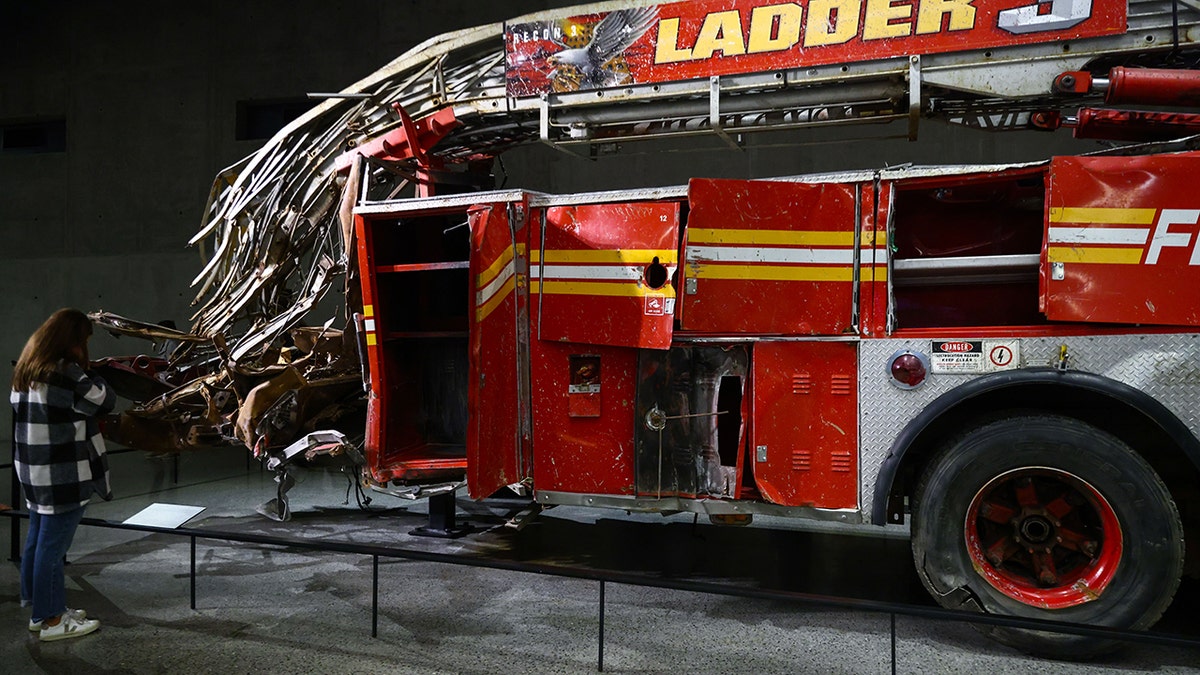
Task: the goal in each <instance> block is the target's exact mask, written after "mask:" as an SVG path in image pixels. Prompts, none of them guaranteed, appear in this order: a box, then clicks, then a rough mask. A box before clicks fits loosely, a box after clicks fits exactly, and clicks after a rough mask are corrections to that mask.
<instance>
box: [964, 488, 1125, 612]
mask: <svg viewBox="0 0 1200 675" xmlns="http://www.w3.org/2000/svg"><path fill="white" fill-rule="evenodd" d="M965 530H966V531H965V534H966V544H967V551H968V553H969V554H970V556H971V562H972V564H973V565H974V567H975V569H976V571H978V572H979V573H980V574H981V575H982V576H983V578H984V579H987V582H988V583H989V584H991V585H992V586H993V587H994V588H995V589H996V590H998V591H1000V592H1001V593H1003V594H1005V595H1007V596H1008V597H1010V598H1012V599H1014V600H1017V601H1018V602H1022V603H1025V604H1027V605H1030V606H1033V607H1040V608H1044V609H1063V608H1066V607H1074V606H1075V605H1080V604H1083V603H1085V602H1088V601H1091V600H1095V599H1097V598H1099V597H1100V595H1101V594H1102V593H1103V592H1104V590H1105V589H1106V588H1108V585H1109V584H1110V583H1111V582H1112V579H1113V576H1114V575H1115V574H1116V572H1117V567H1118V565H1119V564H1120V562H1121V551H1122V543H1121V525H1120V523H1119V522H1118V520H1117V514H1116V512H1115V511H1113V508H1112V506H1110V505H1109V503H1108V501H1107V500H1105V499H1104V497H1103V495H1101V494H1100V493H1099V492H1098V491H1096V489H1095V488H1094V487H1092V486H1091V485H1090V484H1088V482H1087V481H1085V480H1083V479H1082V478H1079V477H1078V476H1075V475H1074V474H1071V473H1068V472H1066V471H1062V470H1060V469H1052V468H1047V467H1036V468H1027V469H1016V470H1013V471H1009V472H1007V473H1004V474H1001V475H999V476H997V477H995V478H993V479H992V480H991V481H989V482H988V484H987V485H984V486H983V488H982V489H981V490H979V492H977V493H976V494H975V498H974V499H973V500H971V507H970V508H969V509H968V510H967V521H966V528H965Z"/></svg>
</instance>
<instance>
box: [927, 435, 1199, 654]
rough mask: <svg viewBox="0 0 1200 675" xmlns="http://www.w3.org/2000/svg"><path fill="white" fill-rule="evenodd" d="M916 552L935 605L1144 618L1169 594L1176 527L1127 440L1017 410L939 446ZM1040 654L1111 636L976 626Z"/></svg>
mask: <svg viewBox="0 0 1200 675" xmlns="http://www.w3.org/2000/svg"><path fill="white" fill-rule="evenodd" d="M913 558H914V560H915V562H916V566H917V572H918V574H919V575H920V577H921V580H922V581H923V582H924V584H925V586H926V588H928V589H929V591H930V592H931V593H932V594H933V595H934V597H935V598H936V599H937V600H938V602H939V603H940V604H942V605H943V606H945V607H952V608H964V609H973V610H975V611H982V612H988V613H994V614H1008V615H1013V616H1021V617H1034V618H1039V619H1051V620H1059V621H1066V622H1073V623H1085V624H1092V625H1102V626H1113V627H1120V628H1132V629H1144V628H1148V627H1149V626H1151V625H1152V624H1153V623H1154V622H1155V621H1157V620H1158V618H1159V617H1160V616H1161V615H1162V613H1163V611H1164V610H1165V609H1166V608H1167V605H1169V604H1170V602H1171V598H1172V597H1173V596H1174V594H1175V589H1176V588H1177V587H1178V585H1179V577H1180V574H1181V572H1182V568H1183V526H1182V524H1181V523H1180V519H1179V512H1178V510H1177V509H1176V507H1175V504H1174V502H1173V501H1172V500H1171V496H1170V494H1169V493H1168V491H1167V489H1166V486H1164V485H1163V483H1162V481H1161V480H1160V479H1159V478H1158V476H1157V474H1155V473H1154V470H1153V469H1152V468H1151V467H1150V466H1149V465H1148V464H1147V463H1146V461H1145V460H1143V459H1142V458H1141V457H1140V456H1139V455H1138V454H1137V453H1135V452H1134V451H1133V450H1132V449H1131V448H1130V447H1129V446H1128V445H1126V444H1125V443H1123V442H1122V441H1120V440H1119V439H1117V438H1116V437H1114V436H1112V435H1110V434H1108V433H1106V432H1104V431H1101V430H1099V429H1097V428H1095V427H1092V426H1090V425H1087V424H1084V423H1082V422H1079V421H1078V420H1074V419H1071V418H1065V417H1054V416H1025V417H1014V418H1009V419H1005V420H1002V421H999V422H995V423H992V424H988V425H986V426H983V427H980V428H978V429H975V430H973V431H971V432H969V433H967V434H965V435H963V436H961V437H959V438H958V439H956V440H955V441H953V442H952V443H950V444H949V445H948V446H947V447H946V448H945V449H944V450H943V451H942V452H940V453H939V454H938V455H937V456H936V457H935V458H934V459H933V461H932V462H931V463H930V466H929V469H928V470H927V471H926V473H925V475H924V476H923V477H922V480H921V481H920V484H919V485H918V488H917V493H916V503H915V504H914V507H913ZM981 630H984V631H985V632H987V633H989V634H991V635H992V636H993V637H995V638H997V639H998V640H1000V641H1001V642H1004V643H1005V644H1008V645H1011V646H1013V647H1016V648H1018V649H1021V650H1023V651H1027V652H1030V653H1034V654H1039V655H1043V656H1053V657H1060V658H1082V657H1088V656H1093V655H1096V654H1099V653H1103V652H1105V651H1108V650H1111V649H1112V648H1113V647H1115V646H1117V644H1116V643H1113V642H1111V641H1103V640H1097V639H1095V638H1087V637H1082V636H1075V635H1066V634H1054V633H1047V632H1041V631H1029V630H1023V629H1012V628H1003V627H991V626H988V627H981Z"/></svg>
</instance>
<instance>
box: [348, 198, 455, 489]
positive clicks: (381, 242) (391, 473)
mask: <svg viewBox="0 0 1200 675" xmlns="http://www.w3.org/2000/svg"><path fill="white" fill-rule="evenodd" d="M360 228H361V229H360V237H361V239H362V243H363V247H362V248H361V249H360V252H361V253H363V255H362V256H361V258H362V260H361V261H360V267H361V271H362V278H363V286H364V305H365V306H369V307H370V308H371V309H370V312H372V313H373V314H372V318H373V325H374V329H375V330H374V333H373V334H372V335H371V336H370V337H369V338H368V350H369V351H370V352H371V353H370V356H371V357H373V358H371V365H372V384H371V386H372V393H373V396H372V397H371V400H370V404H369V405H370V412H369V414H370V415H371V417H372V419H374V420H376V421H377V424H373V425H370V427H371V428H372V433H371V434H369V436H368V442H367V462H368V465H369V467H370V469H371V473H372V476H373V477H374V478H375V479H376V480H377V481H380V482H388V481H399V482H428V481H438V480H457V479H460V478H461V477H462V476H463V474H464V471H465V469H466V443H467V428H468V403H467V399H468V395H467V382H468V371H469V339H470V326H471V321H470V316H471V297H472V296H471V280H470V262H469V259H470V251H471V231H470V227H469V226H468V225H467V216H466V213H465V211H464V212H451V213H436V214H433V215H426V214H422V215H417V216H413V217H399V218H397V217H394V216H393V217H378V218H370V217H364V218H360Z"/></svg>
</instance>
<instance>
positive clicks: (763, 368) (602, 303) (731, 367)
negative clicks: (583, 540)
mask: <svg viewBox="0 0 1200 675" xmlns="http://www.w3.org/2000/svg"><path fill="white" fill-rule="evenodd" d="M1198 170H1200V153H1197V152H1191V151H1183V152H1176V153H1160V154H1150V155H1143V156H1088V157H1060V158H1055V159H1053V160H1050V161H1048V162H1043V163H1035V164H1027V165H1010V166H965V167H941V168H899V169H887V170H880V171H874V172H859V173H846V174H838V175H829V176H806V177H797V178H789V179H779V180H708V179H694V180H692V181H691V182H690V183H689V184H688V185H687V186H686V187H680V188H663V189H647V190H637V191H622V192H605V193H591V194H579V195H569V196H553V195H543V194H534V193H529V192H523V191H509V192H492V193H482V194H480V193H477V194H471V195H451V196H445V197H430V198H423V199H409V200H403V201H382V202H365V203H361V204H360V205H359V206H358V207H357V209H356V210H355V214H356V216H355V221H356V225H357V242H358V251H357V253H358V263H359V269H360V274H361V280H362V286H363V297H364V311H363V319H364V320H363V329H364V334H365V342H366V345H367V354H368V361H369V370H370V373H371V377H370V395H369V414H368V426H367V438H366V455H367V461H368V472H369V474H370V476H371V477H372V478H373V479H374V480H375V481H377V482H379V483H388V482H391V481H397V482H429V481H432V480H438V479H447V480H453V479H456V478H458V477H460V476H462V475H463V474H465V476H466V480H467V484H468V486H469V491H470V494H471V496H472V497H474V498H484V497H488V496H489V495H492V494H493V493H495V492H497V491H498V490H501V489H502V488H505V487H506V486H508V487H512V488H513V489H516V490H518V491H523V490H529V491H531V492H532V495H533V496H534V498H535V499H536V502H537V503H538V504H540V505H553V504H574V505H588V506H606V507H615V508H619V509H625V510H631V511H633V510H638V511H664V512H677V511H691V512H696V513H704V514H709V515H711V516H713V517H714V520H715V521H716V522H731V521H732V522H737V521H739V520H741V519H744V518H746V517H747V516H749V515H750V514H755V513H762V514H773V515H785V516H797V517H804V518H818V519H825V520H835V521H841V522H849V523H857V522H864V523H876V524H884V523H896V522H903V519H904V517H905V512H906V507H907V508H908V509H911V511H912V513H913V514H914V516H915V518H916V524H914V545H915V547H917V549H918V550H917V556H918V568H919V571H920V572H921V574H922V578H923V579H924V580H925V581H926V583H927V584H928V585H930V587H931V590H934V592H935V594H949V593H954V592H961V590H962V589H961V588H959V589H956V588H954V586H956V585H957V583H958V582H957V581H955V572H954V571H953V570H951V571H944V570H943V571H941V572H939V571H937V570H936V569H933V566H927V567H929V569H920V568H921V567H922V565H921V562H920V561H921V559H922V558H921V556H922V555H926V554H928V555H931V556H944V555H952V554H947V553H946V551H945V550H943V549H946V548H947V545H946V544H944V543H938V542H937V541H929V539H930V537H934V535H931V534H929V533H928V532H927V529H925V528H923V525H924V523H922V521H921V519H922V518H923V517H924V518H927V519H928V518H933V517H935V516H933V515H931V514H932V512H928V511H922V509H923V508H925V507H922V506H920V505H918V503H917V502H918V500H920V499H926V500H931V501H932V502H934V503H937V504H943V503H944V504H947V506H946V508H948V509H951V510H954V509H958V511H961V512H952V513H950V514H949V516H948V517H949V518H950V525H949V527H947V526H946V525H945V524H944V523H942V524H938V525H937V526H936V529H938V530H939V531H942V532H946V531H948V532H949V536H950V537H951V538H954V537H957V541H958V542H961V541H962V540H963V537H964V534H965V537H966V541H967V542H973V543H970V544H969V545H968V546H967V547H966V551H965V552H964V553H963V554H962V556H960V557H963V559H962V560H961V561H959V563H957V564H959V566H960V567H964V568H965V569H970V568H971V567H974V568H975V569H976V571H978V572H980V574H979V576H980V577H982V578H983V579H984V580H986V581H987V584H986V586H985V587H984V589H983V590H980V589H979V588H978V587H976V586H973V585H971V584H967V583H965V582H964V584H963V586H962V588H967V589H969V590H968V592H967V595H969V596H971V597H970V599H969V600H968V599H964V600H963V601H962V604H966V605H968V606H971V605H973V606H975V607H977V608H981V609H985V610H987V611H1008V612H1012V611H1014V610H1012V608H1011V607H1007V608H1006V605H1011V604H1012V603H1013V602H1014V601H1015V602H1016V603H1019V604H1020V605H1021V606H1025V607H1037V608H1050V609H1061V610H1064V611H1063V612H1062V613H1060V614H1059V615H1057V616H1060V617H1062V618H1065V619H1067V620H1071V619H1076V620H1088V619H1089V617H1090V615H1089V614H1087V612H1088V611H1093V612H1094V611H1099V608H1096V609H1090V608H1089V605H1091V604H1093V601H1095V600H1096V599H1097V598H1101V597H1104V596H1105V594H1106V593H1108V594H1109V595H1111V596H1113V597H1117V598H1119V597H1121V596H1124V595H1128V594H1132V595H1134V596H1138V595H1139V593H1142V592H1143V591H1137V590H1136V589H1134V590H1129V588H1128V587H1133V586H1142V585H1147V584H1148V585H1150V586H1152V587H1153V588H1152V589H1151V590H1150V591H1145V592H1146V593H1149V595H1150V596H1151V597H1150V598H1149V599H1146V600H1144V601H1137V600H1132V599H1129V598H1126V599H1125V600H1117V601H1119V602H1124V603H1126V604H1132V605H1136V608H1135V609H1131V610H1129V611H1130V612H1131V613H1132V614H1131V616H1127V617H1121V618H1118V619H1116V620H1118V621H1120V623H1119V624H1118V625H1134V626H1139V627H1141V626H1144V625H1146V624H1147V623H1148V622H1152V621H1153V620H1154V619H1155V618H1157V615H1158V614H1159V613H1161V611H1162V608H1165V606H1166V603H1168V602H1169V601H1170V596H1171V594H1173V592H1174V587H1175V584H1176V583H1177V579H1178V576H1179V571H1180V569H1181V566H1182V560H1183V551H1182V525H1181V521H1180V516H1179V513H1178V507H1177V506H1176V503H1178V504H1179V505H1181V506H1186V505H1187V504H1189V503H1190V499H1191V497H1192V496H1193V495H1194V494H1195V487H1196V485H1197V484H1198V482H1197V480H1196V467H1197V466H1200V441H1198V440H1197V432H1198V431H1200V292H1197V290H1196V288H1197V284H1198V283H1200V224H1198V221H1200V194H1197V193H1196V191H1195V190H1194V189H1193V187H1192V182H1193V178H1192V177H1194V176H1195V175H1196V172H1197V171H1198ZM1060 430H1061V438H1060V437H1059V436H1058V435H1057V434H1059V431H1060ZM981 434H982V437H984V438H990V437H993V436H998V438H999V440H998V441H994V442H992V443H993V445H995V444H996V443H999V444H1000V446H1001V447H1003V448H1004V450H1002V451H998V450H997V449H996V448H994V447H991V446H988V447H987V448H984V449H981V450H980V449H976V450H970V451H966V450H963V448H964V447H968V448H969V447H970V446H971V444H972V443H974V442H975V440H974V439H978V438H980V435H981ZM1081 434H1082V435H1081ZM1089 434H1090V436H1089ZM1097 439H1099V440H1097ZM1096 444H1101V445H1103V444H1110V445H1112V446H1113V448H1117V449H1118V450H1116V451H1115V452H1110V453H1108V454H1104V453H1101V456H1099V457H1092V456H1091V455H1089V454H1088V452H1089V451H1088V449H1087V447H1089V446H1092V445H1096ZM948 448H949V449H948ZM1106 452H1107V451H1106ZM1109 455H1111V457H1110V456H1109ZM998 456H999V457H1009V456H1011V457H1013V458H1014V459H1013V462H1015V463H1014V464H1012V465H1011V466H1009V465H1006V464H1004V461H1003V460H1001V462H1000V464H999V465H997V467H996V468H995V469H994V470H991V472H990V473H987V474H986V475H982V476H967V475H965V474H961V472H962V470H963V469H962V467H957V466H955V462H956V461H959V462H962V461H964V460H962V459H961V458H963V457H967V458H972V457H973V458H975V459H973V460H971V461H972V462H974V466H979V465H981V464H988V460H987V458H988V457H991V458H995V457H998ZM993 461H994V460H993ZM1129 471H1133V472H1135V473H1138V472H1142V473H1146V476H1148V477H1149V478H1147V480H1148V482H1149V487H1145V488H1139V489H1137V490H1130V491H1126V490H1125V489H1124V488H1123V487H1120V486H1119V481H1116V480H1115V479H1114V477H1113V476H1112V475H1108V474H1109V472H1115V474H1124V473H1125V472H1129ZM956 472H957V473H956ZM967 473H968V474H969V473H970V471H967ZM1158 477H1160V478H1161V480H1162V481H1165V484H1166V485H1167V486H1169V487H1165V488H1164V487H1163V483H1161V482H1159V480H1158ZM972 481H973V482H972ZM942 483H945V484H942ZM956 485H958V486H959V487H957V488H956V487H954V486H956ZM964 490H965V491H966V493H965V494H964V495H959V494H958V493H959V492H962V491H964ZM956 500H957V501H956ZM957 502H961V504H957V505H955V504H956V503H957ZM927 503H929V502H927ZM1138 511H1141V512H1144V513H1145V514H1153V515H1154V517H1155V518H1161V519H1163V520H1164V522H1166V523H1167V524H1166V525H1164V526H1163V527H1165V528H1166V534H1165V535H1163V534H1160V533H1159V532H1158V530H1155V531H1154V532H1150V531H1144V529H1145V528H1144V527H1143V526H1142V525H1139V524H1136V523H1132V522H1131V521H1130V518H1132V517H1133V515H1132V514H1133V513H1134V512H1138ZM937 517H941V516H937ZM955 523H957V525H955ZM964 528H965V529H964ZM930 529H933V528H930ZM939 536H940V535H939ZM1171 537H1174V540H1169V539H1170V538H1171ZM936 538H937V537H934V539H936ZM1137 540H1144V541H1142V542H1141V543H1138V541H1137ZM952 544H953V542H952V543H951V545H950V546H949V548H953V545H952ZM958 548H960V549H961V548H963V547H962V546H961V544H960V545H959V546H958ZM924 549H928V550H924ZM1164 551H1165V553H1164ZM1133 556H1140V557H1142V558H1145V562H1144V564H1143V567H1145V568H1146V570H1147V571H1143V572H1139V573H1138V574H1136V575H1134V574H1133V573H1132V572H1130V568H1131V566H1132V563H1131V562H1130V561H1131V559H1132V557H1133ZM1117 570H1121V571H1120V573H1117ZM1147 575H1149V576H1147ZM1154 576H1157V577H1158V578H1159V579H1158V580H1157V581H1151V580H1150V579H1151V578H1152V577H1154ZM1163 578H1166V579H1171V580H1172V581H1170V582H1168V583H1165V584H1164V583H1163V582H1162V581H1161V579H1163ZM942 586H946V587H945V588H942ZM988 589H990V590H988ZM989 594H990V596H992V597H988V596H989ZM1094 604H1096V605H1104V604H1107V603H1094ZM1073 611H1074V612H1076V613H1075V614H1072V612H1073ZM1104 611H1111V610H1109V609H1105V610H1104ZM1078 612H1083V613H1082V614H1081V613H1078ZM1018 613H1019V612H1018ZM1151 615H1153V616H1151ZM1021 644H1022V646H1024V647H1025V648H1029V649H1033V650H1034V651H1038V650H1045V651H1053V650H1054V647H1053V646H1050V643H1047V644H1045V645H1041V646H1039V645H1038V644H1036V642H1035V643H1031V642H1030V641H1029V639H1028V637H1027V636H1023V637H1022V638H1021Z"/></svg>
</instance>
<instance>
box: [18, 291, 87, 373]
mask: <svg viewBox="0 0 1200 675" xmlns="http://www.w3.org/2000/svg"><path fill="white" fill-rule="evenodd" d="M91 336H92V322H91V321H90V320H88V318H87V315H86V314H84V313H83V312H81V311H79V310H77V309H70V308H64V309H60V310H58V311H57V312H55V313H53V314H51V315H50V318H49V319H46V321H45V322H44V323H43V324H42V325H41V326H39V327H38V329H37V330H35V331H34V332H33V335H30V336H29V340H27V341H26V342H25V348H24V349H22V350H21V358H20V359H18V360H17V365H16V367H15V368H14V369H13V385H12V386H13V389H15V390H16V391H28V390H29V385H30V384H32V383H34V382H39V381H45V380H46V378H47V377H48V376H49V375H50V373H51V372H53V371H54V369H55V368H56V367H57V366H58V362H59V361H60V360H65V361H71V362H75V363H78V364H79V366H80V367H81V368H85V369H86V368H87V367H88V351H87V342H88V338H89V337H91Z"/></svg>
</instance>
